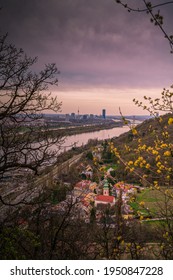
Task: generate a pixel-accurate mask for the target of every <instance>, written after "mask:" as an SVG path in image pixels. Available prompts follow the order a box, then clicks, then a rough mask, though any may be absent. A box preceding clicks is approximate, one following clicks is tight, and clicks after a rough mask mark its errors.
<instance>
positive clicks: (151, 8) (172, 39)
mask: <svg viewBox="0 0 173 280" xmlns="http://www.w3.org/2000/svg"><path fill="white" fill-rule="evenodd" d="M115 1H116V2H117V3H118V4H120V5H122V6H123V7H124V8H125V9H127V11H128V12H137V13H147V14H149V15H150V21H151V22H152V23H154V25H156V26H158V27H159V29H160V30H161V32H162V34H163V35H164V37H165V38H166V39H167V40H168V42H169V45H170V48H171V53H173V34H171V35H169V34H168V32H167V30H166V28H165V27H164V18H163V16H162V14H161V13H160V7H163V6H167V5H171V4H173V1H166V2H163V3H158V4H152V2H151V1H146V0H141V2H142V3H143V4H144V7H143V8H139V7H138V6H137V7H132V6H131V4H130V5H128V4H127V3H125V2H124V1H121V0H115ZM137 5H139V3H138V4H137ZM157 9H158V10H157Z"/></svg>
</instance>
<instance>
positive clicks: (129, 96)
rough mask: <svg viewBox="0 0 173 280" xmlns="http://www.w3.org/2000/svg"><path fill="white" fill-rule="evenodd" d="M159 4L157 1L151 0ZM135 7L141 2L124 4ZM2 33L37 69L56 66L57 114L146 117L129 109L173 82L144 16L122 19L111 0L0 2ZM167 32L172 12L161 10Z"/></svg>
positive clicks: (163, 45) (172, 61) (160, 41)
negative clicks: (35, 59) (32, 59)
mask: <svg viewBox="0 0 173 280" xmlns="http://www.w3.org/2000/svg"><path fill="white" fill-rule="evenodd" d="M152 2H153V3H163V2H164V1H161V0H160V1H152ZM126 3H130V4H132V5H133V4H134V6H136V5H137V4H138V5H142V0H126ZM0 5H1V7H3V9H2V10H1V16H0V29H1V32H3V33H4V32H7V31H8V33H9V41H10V42H12V43H14V44H15V45H16V46H17V47H22V48H23V49H24V51H25V52H26V53H27V54H28V55H30V56H32V57H35V56H38V58H39V61H38V65H37V68H38V69H39V68H42V67H43V66H44V64H46V63H48V62H55V63H56V65H57V67H58V69H59V70H60V72H61V74H60V75H59V87H58V88H56V89H52V92H53V94H56V95H57V96H58V98H59V101H62V102H63V105H62V112H63V113H71V112H77V110H78V107H79V110H80V113H81V114H82V113H95V114H100V113H101V110H102V109H103V108H105V109H106V110H107V114H119V111H118V108H119V106H120V107H121V109H122V111H123V114H125V115H126V114H137V113H140V114H145V113H146V112H144V111H142V110H141V109H138V108H137V107H136V106H135V105H134V104H133V102H132V100H133V98H134V97H135V98H137V99H140V100H141V99H142V97H143V96H144V95H148V96H149V95H150V96H152V97H154V98H155V97H159V95H160V93H161V91H162V89H163V87H166V88H168V87H169V86H170V85H172V83H173V79H172V78H173V76H172V73H173V55H171V54H170V48H169V44H168V42H167V40H166V39H164V37H163V35H162V34H161V32H160V31H159V30H158V28H157V27H155V26H154V25H152V24H151V23H150V18H149V16H148V15H147V14H141V13H140V14H139V13H138V14H137V13H128V12H127V11H126V10H125V9H124V8H122V7H121V6H120V5H118V4H117V3H116V2H115V1H114V0H49V1H48V0H29V1H23V0H0ZM162 9H163V10H162ZM162 9H161V11H162V14H163V15H164V16H165V24H166V28H167V30H168V32H169V33H170V35H171V29H172V33H173V17H172V13H173V5H170V6H167V7H163V8H162Z"/></svg>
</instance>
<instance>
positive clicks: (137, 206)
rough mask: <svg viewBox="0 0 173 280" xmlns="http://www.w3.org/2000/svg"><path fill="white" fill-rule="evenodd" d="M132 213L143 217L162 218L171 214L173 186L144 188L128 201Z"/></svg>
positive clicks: (172, 208)
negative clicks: (158, 188) (133, 199)
mask: <svg viewBox="0 0 173 280" xmlns="http://www.w3.org/2000/svg"><path fill="white" fill-rule="evenodd" d="M130 206H131V207H132V208H133V210H134V213H136V214H139V213H140V215H142V216H144V218H145V217H152V218H162V217H164V216H166V215H169V216H170V215H172V214H173V188H172V187H171V188H169V189H167V188H165V187H162V188H160V190H156V189H145V190H143V191H142V192H141V193H139V194H137V195H136V199H135V201H134V202H131V203H130Z"/></svg>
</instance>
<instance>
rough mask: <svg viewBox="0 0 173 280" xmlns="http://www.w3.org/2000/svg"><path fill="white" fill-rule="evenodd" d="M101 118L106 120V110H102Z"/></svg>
mask: <svg viewBox="0 0 173 280" xmlns="http://www.w3.org/2000/svg"><path fill="white" fill-rule="evenodd" d="M102 117H103V119H106V110H105V109H103V110H102Z"/></svg>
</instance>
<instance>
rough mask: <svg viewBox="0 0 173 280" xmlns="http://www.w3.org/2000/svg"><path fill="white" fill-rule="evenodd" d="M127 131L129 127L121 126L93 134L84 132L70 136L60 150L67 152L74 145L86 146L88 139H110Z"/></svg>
mask: <svg viewBox="0 0 173 280" xmlns="http://www.w3.org/2000/svg"><path fill="white" fill-rule="evenodd" d="M127 131H129V127H128V126H123V127H114V128H111V129H104V130H99V131H94V132H85V133H81V134H76V135H71V136H68V137H67V138H66V140H65V143H64V144H63V147H62V149H64V151H67V150H69V149H70V148H71V147H70V146H71V145H73V144H74V143H75V146H76V147H80V146H82V145H85V144H87V143H88V140H90V139H98V140H105V139H110V138H113V137H116V136H119V135H120V134H122V133H124V132H127Z"/></svg>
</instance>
